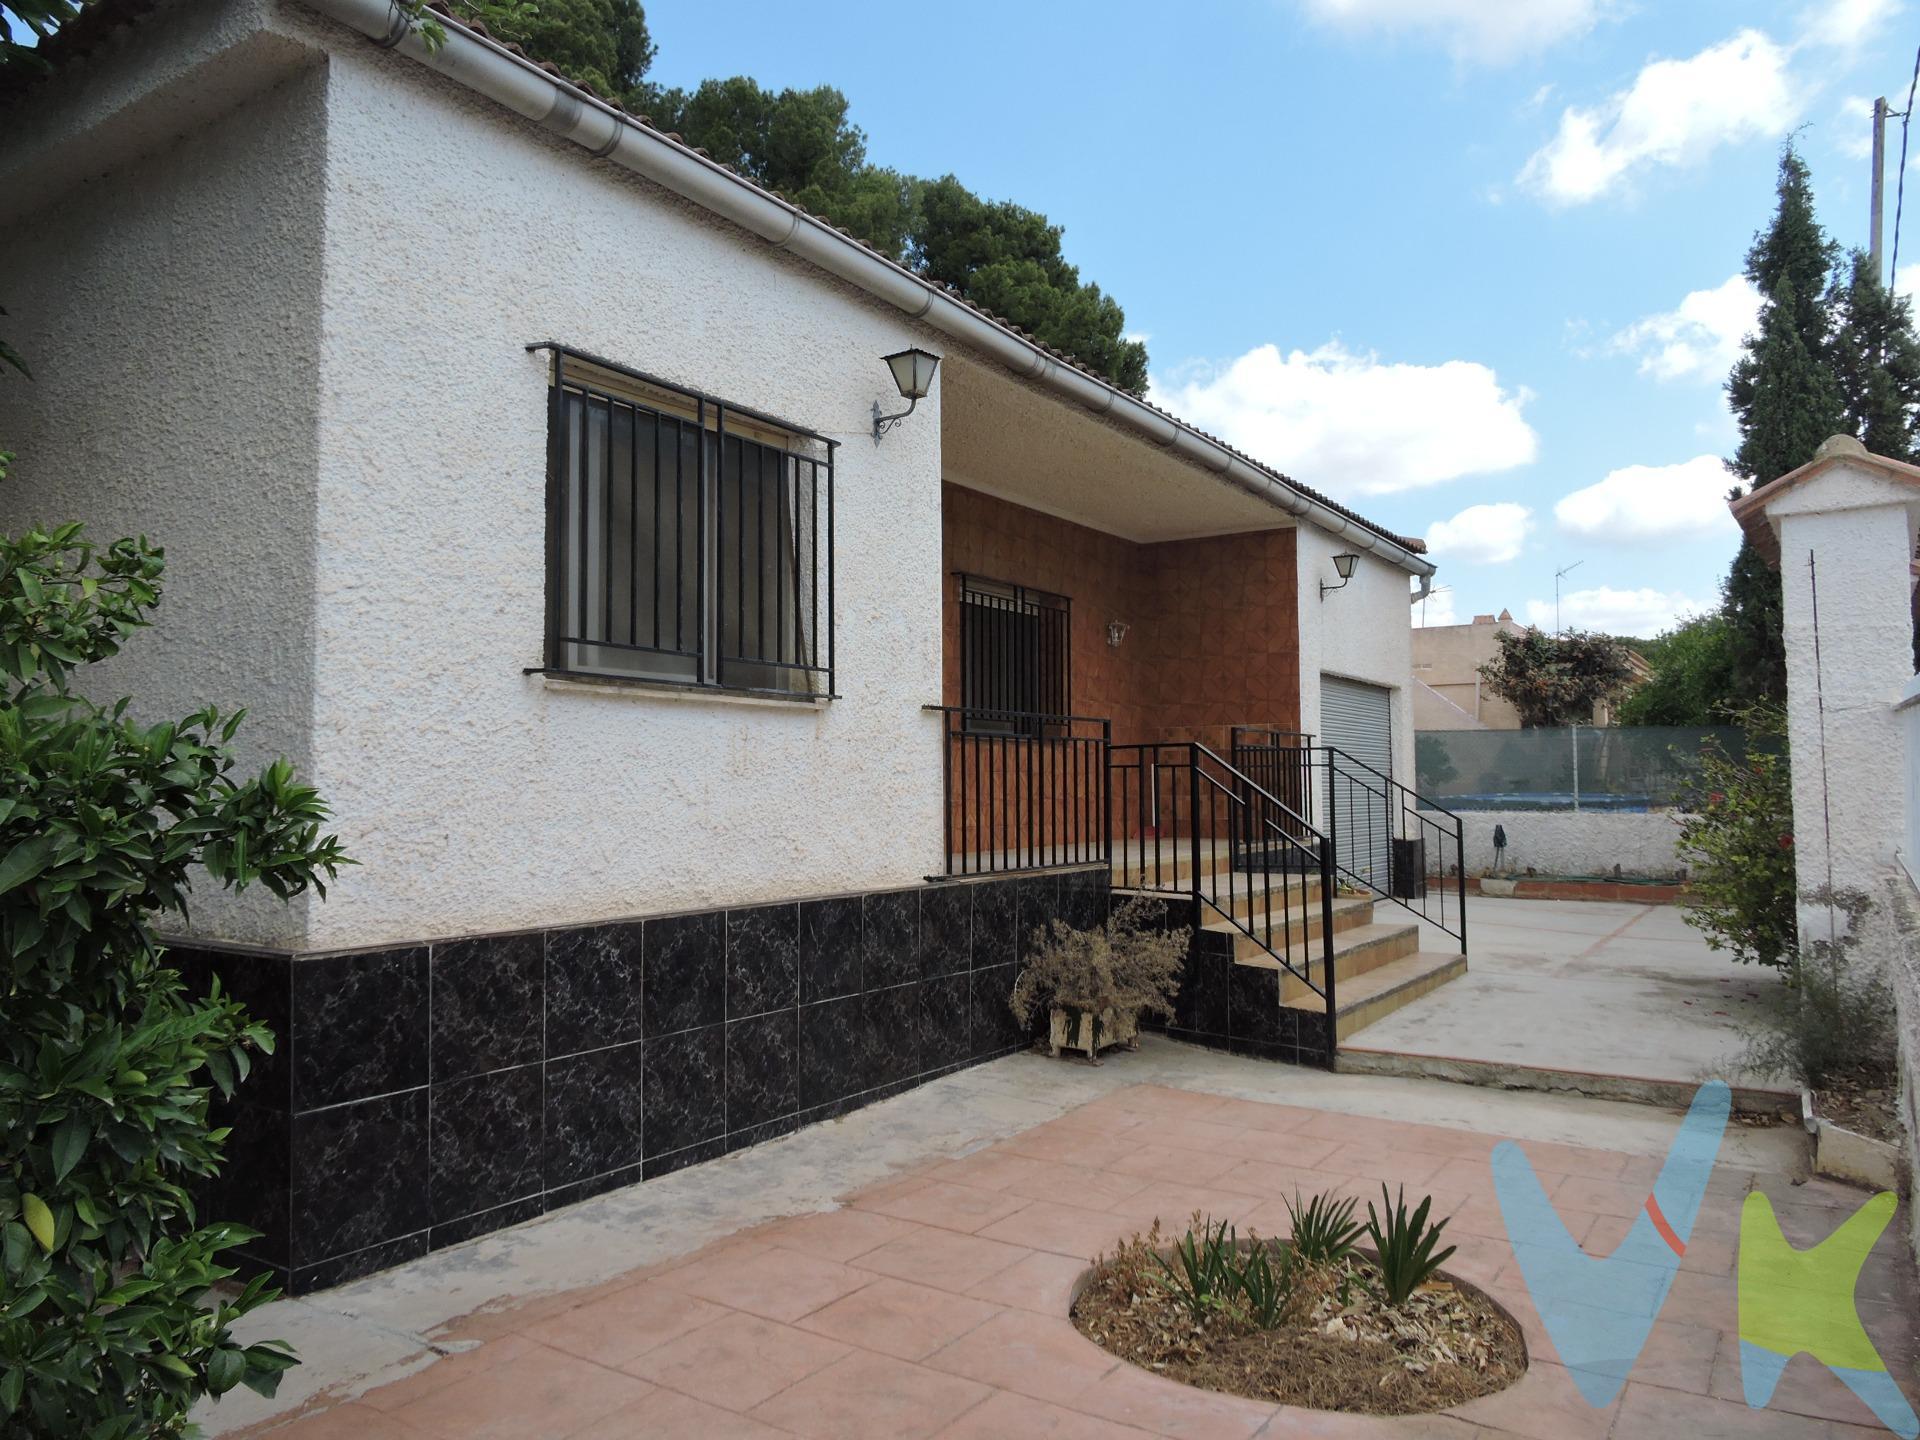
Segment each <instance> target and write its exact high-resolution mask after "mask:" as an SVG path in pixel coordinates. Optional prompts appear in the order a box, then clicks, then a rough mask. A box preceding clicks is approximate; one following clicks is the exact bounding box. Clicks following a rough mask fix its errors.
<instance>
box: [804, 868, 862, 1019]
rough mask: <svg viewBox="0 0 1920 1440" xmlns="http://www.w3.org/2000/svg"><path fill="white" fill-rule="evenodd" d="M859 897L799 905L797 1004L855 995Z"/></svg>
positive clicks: (809, 901) (858, 986)
mask: <svg viewBox="0 0 1920 1440" xmlns="http://www.w3.org/2000/svg"><path fill="white" fill-rule="evenodd" d="M860 908H861V907H860V897H859V896H858V895H848V896H844V897H842V898H840V899H837V900H802V901H801V902H800V1003H801V1004H802V1005H811V1004H812V1003H813V1002H814V1001H816V1000H834V999H838V998H839V997H840V996H842V995H853V994H857V993H858V992H859V990H860V989H861V983H860Z"/></svg>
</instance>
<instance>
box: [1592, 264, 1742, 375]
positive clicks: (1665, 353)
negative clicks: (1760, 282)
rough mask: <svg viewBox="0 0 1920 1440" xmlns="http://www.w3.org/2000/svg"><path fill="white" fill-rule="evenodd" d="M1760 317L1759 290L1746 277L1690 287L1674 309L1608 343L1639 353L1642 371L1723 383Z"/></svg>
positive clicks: (1637, 324)
mask: <svg viewBox="0 0 1920 1440" xmlns="http://www.w3.org/2000/svg"><path fill="white" fill-rule="evenodd" d="M1759 317H1760V292H1759V291H1758V290H1756V289H1755V288H1754V285H1753V282H1752V281H1751V280H1749V279H1747V277H1746V276H1745V275H1733V276H1729V277H1728V278H1727V280H1726V281H1725V282H1723V283H1722V284H1719V285H1716V286H1714V288H1713V289H1711V290H1693V291H1689V292H1688V293H1687V295H1686V296H1685V298H1683V299H1682V300H1681V301H1680V303H1679V304H1678V305H1677V306H1675V307H1674V308H1673V309H1671V310H1664V311H1662V312H1660V313H1659V314H1657V315H1649V316H1647V317H1646V319H1644V320H1640V321H1636V322H1635V323H1634V324H1632V325H1629V326H1628V327H1627V328H1626V329H1624V330H1622V331H1621V332H1620V333H1619V334H1617V335H1615V336H1614V337H1613V338H1612V339H1611V340H1610V341H1608V342H1607V348H1608V349H1610V350H1613V351H1615V352H1617V353H1620V354H1625V355H1638V356H1639V357H1640V373H1641V374H1642V375H1651V376H1653V377H1654V379H1656V380H1709V381H1712V382H1713V383H1714V384H1716V385H1718V384H1720V383H1721V382H1723V381H1724V380H1725V379H1726V378H1727V371H1729V370H1731V369H1732V368H1733V362H1734V361H1736V360H1738V359H1739V358H1740V347H1741V341H1743V340H1744V339H1745V338H1746V337H1747V335H1748V334H1749V333H1751V332H1752V331H1753V329H1754V328H1755V326H1756V325H1757V324H1758V321H1759Z"/></svg>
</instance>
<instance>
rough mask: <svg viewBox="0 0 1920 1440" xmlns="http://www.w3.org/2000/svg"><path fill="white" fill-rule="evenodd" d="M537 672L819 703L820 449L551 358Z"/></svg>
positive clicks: (823, 543)
mask: <svg viewBox="0 0 1920 1440" xmlns="http://www.w3.org/2000/svg"><path fill="white" fill-rule="evenodd" d="M535 348H544V349H550V350H552V352H553V373H552V386H551V393H550V400H549V422H548V423H549V436H550V456H549V471H550V474H549V479H548V587H547V588H548V598H547V659H546V666H545V668H546V669H548V670H551V671H556V672H559V673H564V674H585V675H600V676H613V677H618V678H624V679H637V680H650V681H656V682H661V683H666V684H678V685H696V686H708V687H715V688H723V689H728V690H746V691H753V692H760V693H767V694H776V695H783V696H817V695H828V696H830V695H832V694H833V693H834V683H833V682H834V665H833V633H834V623H833V600H834V594H833V506H834V492H833V453H834V445H833V442H831V441H828V440H826V439H824V438H823V437H821V436H818V435H815V434H813V433H812V432H810V431H807V430H802V429H800V428H798V427H796V426H792V425H788V424H786V423H785V422H781V421H775V420H773V419H771V418H770V417H767V416H762V415H759V414H757V413H755V412H753V411H750V410H746V409H744V408H743V407H740V406H735V405H729V404H727V403H726V402H723V401H720V400H716V399H714V398H713V397H712V396H708V395H702V394H699V393H698V392H695V391H689V390H684V389H681V388H680V387H677V386H672V385H667V384H664V383H663V382H661V381H658V380H654V379H651V378H650V377H647V376H643V375H640V374H638V373H637V372H634V371H628V370H625V369H623V368H621V367H618V366H614V365H611V364H610V363H609V362H606V361H603V360H599V359H598V358H596V357H588V356H584V355H581V354H579V353H578V352H575V351H571V350H566V349H563V348H561V347H557V346H541V347H535Z"/></svg>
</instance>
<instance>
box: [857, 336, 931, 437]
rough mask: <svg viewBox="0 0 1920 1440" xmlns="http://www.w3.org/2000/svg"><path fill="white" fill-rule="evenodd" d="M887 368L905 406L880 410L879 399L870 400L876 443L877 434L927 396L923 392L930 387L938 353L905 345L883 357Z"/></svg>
mask: <svg viewBox="0 0 1920 1440" xmlns="http://www.w3.org/2000/svg"><path fill="white" fill-rule="evenodd" d="M886 361H887V368H888V369H889V370H891V371H893V383H894V384H895V385H897V386H899V387H900V394H901V397H902V398H903V399H905V400H906V402H907V408H906V409H904V410H902V411H900V412H898V413H897V414H893V415H882V414H881V413H880V402H879V401H878V400H876V401H874V402H873V441H874V444H876V445H877V444H879V443H880V437H881V436H882V435H884V434H886V433H887V431H889V430H891V429H892V428H893V427H894V426H896V425H898V424H899V423H900V422H901V421H902V420H904V419H906V418H907V416H909V415H911V414H912V413H913V407H914V406H916V405H918V404H919V403H920V402H921V401H922V400H924V399H926V398H927V392H928V391H929V390H931V389H933V369H934V367H935V366H936V365H938V364H939V363H940V357H939V356H938V355H929V354H928V353H927V352H926V351H924V350H918V349H907V350H901V351H899V352H897V353H896V354H892V355H889V356H887V357H886Z"/></svg>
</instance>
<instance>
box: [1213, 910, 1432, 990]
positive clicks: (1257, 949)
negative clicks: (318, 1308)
mask: <svg viewBox="0 0 1920 1440" xmlns="http://www.w3.org/2000/svg"><path fill="white" fill-rule="evenodd" d="M1217 923H1218V924H1219V925H1221V926H1223V927H1224V926H1225V925H1226V922H1224V921H1220V922H1217ZM1209 928H1211V927H1209ZM1227 928H1228V929H1229V931H1230V933H1231V934H1232V935H1233V938H1234V943H1233V958H1234V959H1235V961H1237V962H1238V963H1240V964H1242V965H1257V966H1263V967H1267V966H1270V967H1272V968H1274V969H1276V970H1278V969H1282V968H1283V967H1282V965H1281V963H1280V959H1279V958H1276V956H1278V957H1282V958H1284V959H1285V961H1286V967H1285V968H1291V969H1292V970H1294V971H1296V972H1300V971H1304V972H1306V973H1307V974H1309V975H1311V976H1313V978H1314V980H1315V982H1316V983H1317V982H1318V981H1319V979H1320V972H1321V970H1322V968H1323V965H1324V961H1323V959H1322V957H1321V946H1320V939H1319V937H1318V936H1317V935H1316V936H1312V937H1309V938H1305V939H1301V938H1298V937H1296V938H1295V940H1294V942H1293V944H1291V945H1287V946H1284V947H1283V946H1281V945H1280V944H1278V943H1276V944H1275V945H1274V947H1273V948H1274V952H1275V953H1274V954H1269V953H1268V951H1267V950H1266V948H1265V947H1263V946H1262V945H1261V944H1260V943H1259V941H1257V940H1253V939H1251V938H1249V937H1248V936H1247V935H1246V934H1244V933H1243V932H1241V931H1240V930H1239V929H1238V928H1234V927H1227ZM1275 938H1276V942H1277V941H1278V937H1277V936H1276V937H1275ZM1419 948H1420V927H1419V926H1418V925H1402V924H1399V923H1397V922H1394V923H1386V924H1383V923H1381V922H1380V921H1377V920H1376V921H1369V922H1368V923H1367V924H1365V925H1355V926H1354V927H1353V928H1352V929H1349V930H1335V931H1334V935H1333V964H1334V974H1335V975H1336V976H1338V977H1340V978H1341V979H1345V978H1346V977H1347V976H1350V975H1354V976H1357V975H1362V974H1365V973H1366V972H1367V971H1369V970H1377V969H1379V968H1380V967H1381V966H1382V965H1387V964H1390V963H1391V962H1393V961H1395V960H1398V959H1400V958H1401V957H1403V956H1406V955H1411V954H1413V952H1414V951H1416V950H1418V949H1419ZM1281 982H1282V987H1283V988H1282V998H1285V996H1286V994H1287V993H1288V992H1289V991H1290V990H1291V989H1292V988H1295V987H1298V988H1300V989H1302V990H1304V988H1305V987H1304V986H1301V985H1300V982H1299V981H1298V980H1297V979H1295V978H1294V977H1293V976H1292V975H1286V974H1283V975H1282V976H1281Z"/></svg>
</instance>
